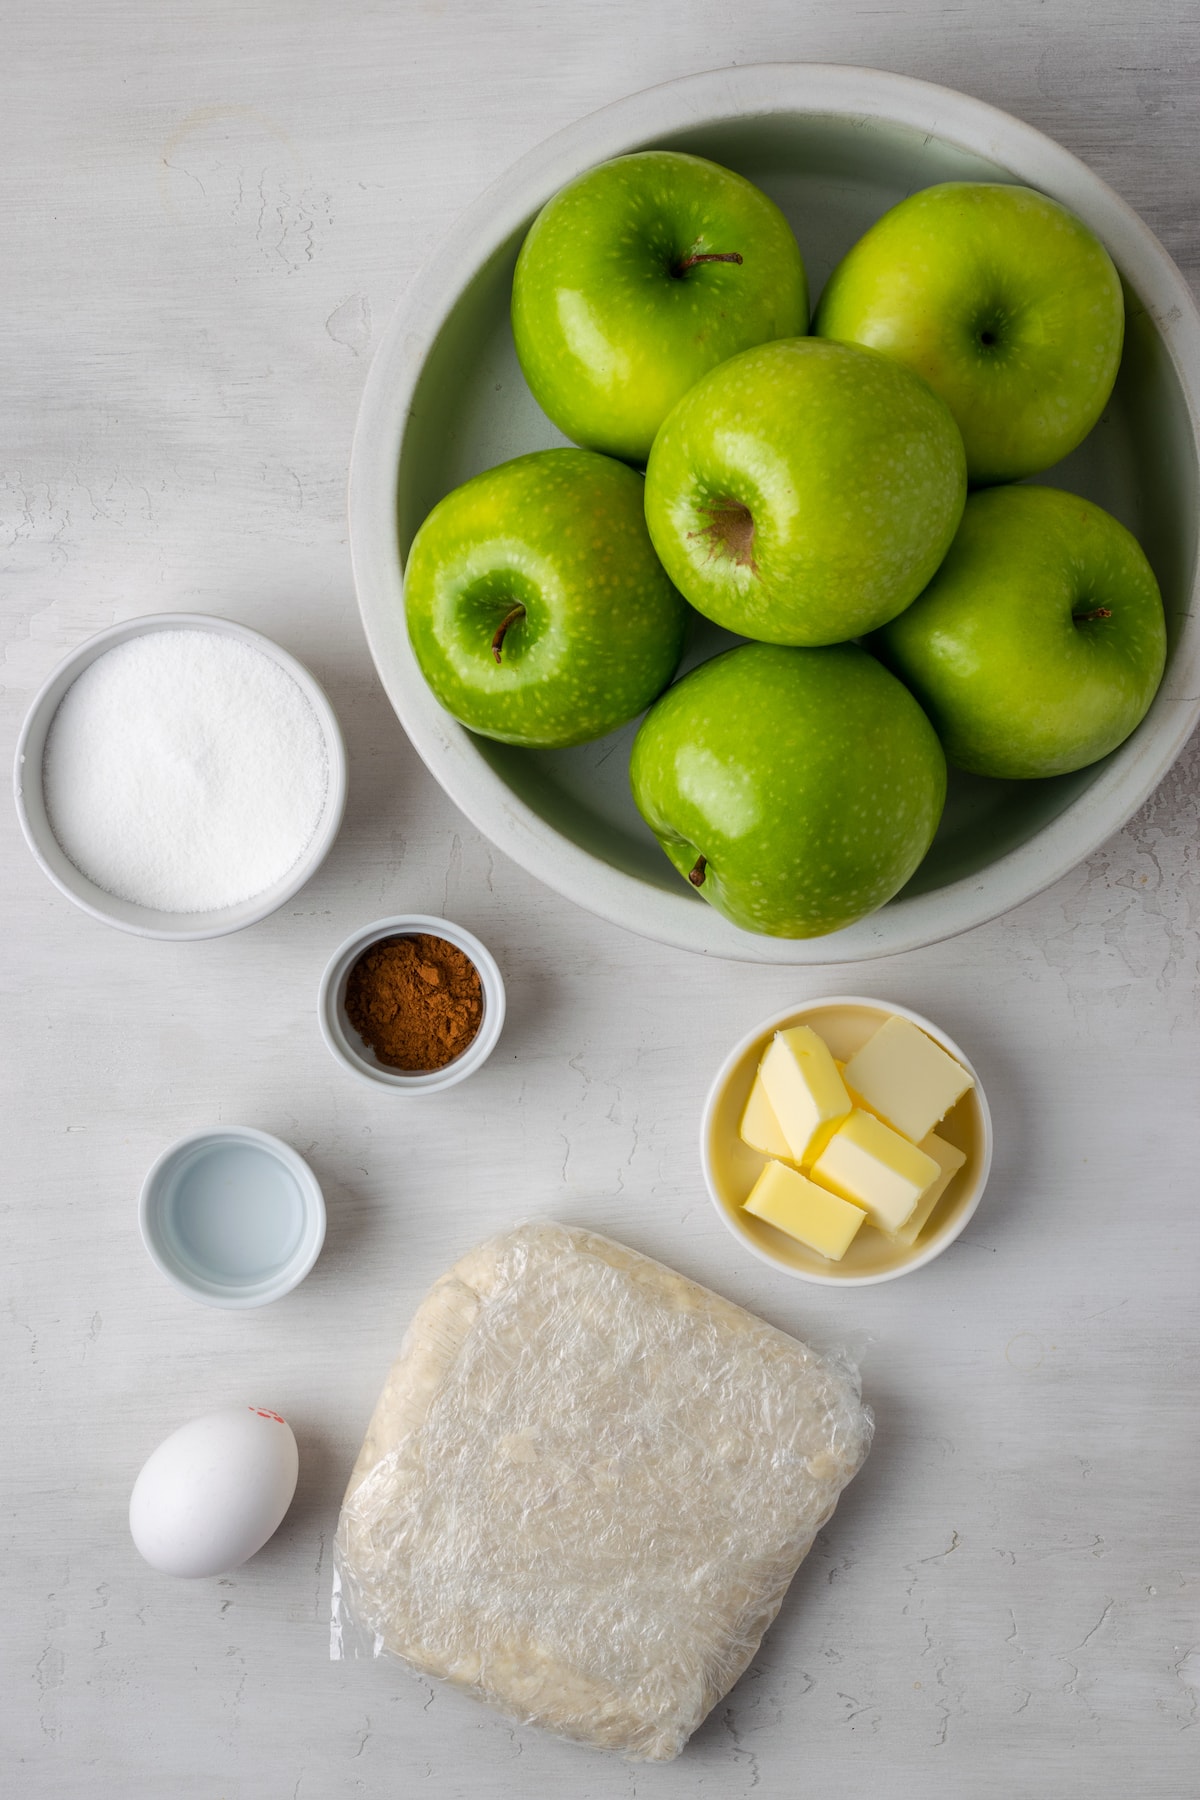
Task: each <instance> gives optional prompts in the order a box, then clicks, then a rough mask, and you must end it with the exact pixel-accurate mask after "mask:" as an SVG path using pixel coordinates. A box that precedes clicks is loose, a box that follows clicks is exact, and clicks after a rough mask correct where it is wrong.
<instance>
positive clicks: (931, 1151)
mask: <svg viewBox="0 0 1200 1800" xmlns="http://www.w3.org/2000/svg"><path fill="white" fill-rule="evenodd" d="M917 1149H918V1150H923V1151H924V1152H925V1154H926V1156H932V1158H933V1160H934V1162H935V1163H936V1164H937V1165H938V1168H939V1169H940V1170H941V1171H942V1172H941V1174H940V1175H939V1176H938V1178H937V1180H936V1181H935V1182H934V1184H933V1186H932V1187H928V1188H926V1189H925V1192H924V1193H923V1194H922V1195H921V1198H920V1199H919V1200H918V1201H917V1204H916V1206H915V1207H914V1209H913V1211H912V1212H911V1213H909V1215H908V1218H907V1219H906V1220H905V1221H904V1224H903V1225H902V1226H901V1227H900V1229H899V1231H894V1232H893V1233H892V1234H891V1236H892V1242H893V1243H895V1244H903V1246H904V1248H905V1249H906V1250H907V1249H910V1248H911V1247H912V1245H913V1244H915V1243H916V1241H917V1239H918V1238H919V1237H920V1235H921V1233H922V1232H923V1231H924V1229H925V1227H926V1225H927V1224H928V1222H929V1218H930V1215H931V1213H932V1212H933V1209H934V1207H935V1206H936V1205H937V1203H938V1201H939V1200H940V1199H941V1197H942V1195H943V1194H944V1193H945V1191H946V1189H947V1188H948V1187H949V1186H950V1183H951V1182H952V1181H953V1180H954V1177H955V1176H956V1175H957V1174H958V1171H959V1170H960V1169H961V1168H962V1166H963V1164H964V1163H965V1162H966V1160H967V1158H966V1154H965V1152H964V1151H962V1150H960V1149H958V1147H957V1145H955V1144H948V1143H947V1142H946V1140H945V1138H940V1137H938V1135H937V1133H936V1132H933V1131H931V1132H930V1133H929V1136H928V1137H925V1138H922V1139H921V1142H920V1143H919V1144H918V1145H917Z"/></svg>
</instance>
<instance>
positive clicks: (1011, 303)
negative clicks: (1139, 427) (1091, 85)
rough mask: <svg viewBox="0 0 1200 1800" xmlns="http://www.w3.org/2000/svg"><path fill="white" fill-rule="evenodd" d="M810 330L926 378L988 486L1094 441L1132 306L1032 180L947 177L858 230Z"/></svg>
mask: <svg viewBox="0 0 1200 1800" xmlns="http://www.w3.org/2000/svg"><path fill="white" fill-rule="evenodd" d="M813 328H814V330H815V331H817V332H818V333H820V335H821V336H822V337H827V338H838V339H840V340H841V341H842V342H843V343H854V344H867V345H869V346H870V347H871V348H872V349H875V350H883V351H885V352H886V353H887V355H889V356H894V357H896V358H897V359H898V360H899V361H900V362H902V363H904V364H906V365H907V367H908V368H910V369H915V370H916V372H917V374H918V375H923V376H924V378H925V380H926V381H927V382H928V383H929V385H930V387H931V388H933V389H934V390H935V392H937V393H939V394H940V395H941V396H942V398H943V400H945V402H946V404H947V406H949V408H950V411H951V412H952V413H953V414H954V417H955V419H956V420H957V421H958V427H959V430H960V431H961V432H962V435H963V440H964V442H965V444H966V447H967V469H968V472H969V474H970V478H971V481H972V483H973V484H981V483H985V482H993V481H1012V480H1014V479H1016V478H1017V477H1019V476H1022V475H1032V474H1034V473H1036V471H1037V470H1039V469H1048V468H1049V467H1050V465H1051V464H1052V463H1056V462H1058V460H1059V458H1060V457H1063V456H1065V455H1066V454H1067V452H1068V451H1069V450H1073V449H1074V448H1075V446H1076V444H1078V443H1081V442H1082V440H1083V439H1084V438H1085V437H1086V436H1087V434H1088V432H1089V431H1090V430H1091V429H1092V426H1093V425H1094V424H1095V423H1096V420H1097V419H1098V418H1099V417H1100V414H1101V413H1102V411H1103V410H1104V407H1105V405H1106V403H1107V401H1108V397H1109V395H1110V394H1111V392H1112V387H1113V382H1114V381H1115V380H1116V376H1117V366H1118V364H1119V363H1120V360H1121V344H1122V340H1123V337H1124V330H1125V308H1124V302H1123V300H1122V297H1121V282H1120V277H1119V276H1118V274H1117V271H1116V269H1115V268H1114V267H1113V264H1112V259H1111V258H1110V256H1109V254H1108V252H1107V250H1106V249H1105V248H1104V246H1103V244H1102V243H1101V242H1100V240H1099V239H1098V238H1097V237H1096V236H1095V234H1094V233H1093V232H1091V231H1089V230H1088V228H1087V226H1086V225H1084V224H1083V223H1082V221H1081V220H1079V219H1077V218H1076V217H1075V216H1074V214H1073V213H1069V212H1068V211H1067V210H1066V208H1065V207H1062V206H1059V205H1058V203H1057V202H1056V201H1054V200H1050V199H1048V198H1047V196H1046V195H1045V194H1039V193H1035V192H1034V190H1033V189H1032V188H1026V187H1006V186H1002V185H1000V184H999V183H993V182H976V181H961V182H960V181H948V182H943V183H942V184H941V185H939V186H938V187H931V188H925V189H924V190H923V191H922V192H921V193H918V194H912V195H910V196H909V198H908V199H907V200H902V201H901V202H900V204H899V206H894V207H893V208H892V210H891V211H890V212H888V213H885V214H884V215H883V217H882V218H881V219H879V220H877V222H876V223H875V224H874V225H873V226H872V227H871V229H870V230H869V231H868V232H867V234H866V236H865V237H862V238H860V239H859V241H858V243H857V244H855V246H854V248H853V249H852V250H851V251H850V252H849V254H848V255H847V256H845V257H844V258H843V259H842V261H841V262H840V263H839V264H838V266H837V268H836V269H835V270H834V272H833V274H832V275H831V276H830V278H829V282H828V285H827V286H826V288H825V291H824V293H823V294H822V296H821V304H820V306H819V308H818V309H817V317H816V321H815V324H814V327H813Z"/></svg>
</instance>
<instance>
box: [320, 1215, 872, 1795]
mask: <svg viewBox="0 0 1200 1800" xmlns="http://www.w3.org/2000/svg"><path fill="white" fill-rule="evenodd" d="M871 1430H872V1420H871V1414H870V1412H869V1410H868V1409H867V1408H866V1407H864V1406H863V1404H862V1401H861V1398H860V1392H859V1383H858V1376H857V1372H856V1371H855V1370H854V1369H853V1368H852V1367H851V1366H849V1365H848V1364H846V1363H844V1362H841V1361H838V1360H834V1359H830V1358H826V1357H822V1356H820V1355H818V1354H817V1353H816V1352H815V1351H813V1350H811V1349H809V1348H808V1346H807V1345H805V1344H802V1343H799V1342H797V1341H796V1340H795V1339H794V1338H790V1337H787V1336H786V1335H785V1334H784V1333H783V1332H781V1331H777V1330H775V1329H774V1328H773V1327H772V1326H769V1325H766V1324H764V1323H763V1321H762V1320H761V1319H757V1318H755V1317H754V1316H753V1315H752V1314H750V1313H748V1312H745V1311H744V1310H743V1309H742V1308H741V1307H738V1306H734V1305H732V1304H731V1303H730V1302H729V1301H727V1300H722V1299H720V1298H719V1297H718V1296H717V1295H716V1294H712V1293H709V1292H708V1291H707V1290H706V1289H704V1288H701V1287H697V1286H696V1285H695V1284H694V1283H693V1282H690V1281H686V1280H685V1279H684V1278H683V1277H682V1276H681V1275H677V1274H675V1273H673V1272H672V1271H671V1270H669V1269H666V1268H664V1267H663V1266H662V1265H661V1264H659V1263H656V1262H652V1261H650V1260H649V1259H648V1258H647V1257H644V1256H640V1255H639V1254H638V1253H637V1252H636V1251H633V1250H628V1249H625V1248H624V1247H623V1246H622V1245H620V1244H616V1243H613V1242H612V1241H611V1240H610V1239H608V1238H604V1237H599V1236H596V1235H595V1234H593V1233H591V1232H587V1231H581V1230H577V1229H575V1228H572V1227H568V1226H563V1225H556V1224H552V1223H549V1222H545V1223H535V1224H528V1225H522V1226H519V1227H518V1228H517V1229H516V1230H514V1231H512V1232H509V1233H507V1234H506V1235H505V1236H503V1237H498V1238H493V1239H491V1240H490V1241H489V1242H487V1243H485V1244H482V1245H480V1246H479V1247H478V1248H477V1249H475V1250H473V1251H471V1252H470V1253H469V1254H468V1255H467V1256H465V1257H463V1259H462V1260H461V1261H460V1262H459V1263H457V1264H456V1265H455V1267H454V1268H453V1269H451V1270H450V1271H449V1272H448V1273H447V1274H446V1275H444V1276H443V1277H442V1278H441V1280H440V1281H438V1282H437V1283H436V1284H435V1286H434V1287H433V1289H432V1290H431V1292H430V1293H429V1295H428V1296H427V1297H426V1299H425V1300H424V1302H423V1303H422V1305H421V1307H420V1308H419V1310H418V1312H417V1314H416V1316H415V1318H414V1319H413V1322H412V1325H411V1327H410V1328H409V1331H408V1333H407V1335H406V1337H405V1339H404V1342H403V1345H402V1346H401V1350H400V1355H399V1357H398V1358H397V1360H396V1362H395V1364H394V1365H393V1367H392V1369H391V1372H390V1374H389V1375H388V1378H387V1381H386V1383H385V1385H384V1389H383V1392H382V1394H381V1395H380V1397H379V1401H378V1404H377V1405H376V1408H375V1412H374V1415H373V1417H372V1419H371V1423H370V1426H369V1428H368V1431H367V1435H366V1439H365V1441H364V1443H363V1447H362V1450H361V1452H360V1454H359V1457H358V1461H357V1463H356V1464H355V1467H354V1472H353V1474H352V1475H351V1478H350V1484H349V1487H348V1488H347V1491H346V1497H345V1500H344V1502H343V1505H342V1513H341V1519H340V1521H339V1525H338V1534H337V1544H336V1552H335V1587H334V1633H333V1645H334V1654H335V1655H337V1654H355V1653H361V1652H366V1653H373V1654H375V1655H383V1654H391V1655H394V1656H397V1657H400V1658H402V1659H403V1660H404V1661H405V1662H406V1663H408V1664H409V1665H410V1666H411V1667H412V1668H414V1669H416V1670H419V1671H420V1672H421V1673H422V1674H424V1675H430V1676H437V1677H441V1678H443V1679H445V1680H447V1681H451V1682H454V1683H456V1684H457V1685H459V1686H461V1687H464V1688H467V1689H469V1690H470V1691H471V1692H472V1693H474V1694H476V1695H477V1696H478V1697H479V1698H480V1699H482V1700H485V1701H488V1702H490V1703H491V1704H492V1705H493V1706H496V1707H499V1708H501V1709H502V1710H503V1711H504V1712H506V1713H508V1714H509V1715H510V1716H512V1717H514V1718H516V1719H519V1720H521V1721H523V1722H530V1723H536V1724H539V1725H542V1726H545V1727H547V1728H548V1729H549V1730H551V1731H554V1732H558V1733H559V1734H561V1735H563V1736H565V1737H568V1738H572V1739H575V1740H576V1741H578V1742H580V1743H584V1744H590V1745H593V1746H595V1747H597V1748H600V1749H605V1750H612V1751H617V1752H621V1753H623V1754H624V1755H625V1756H626V1757H629V1758H631V1759H635V1760H646V1761H664V1760H666V1759H668V1758H670V1757H673V1756H676V1755H678V1753H679V1751H680V1750H681V1749H682V1748H683V1746H684V1744H685V1743H686V1742H687V1739H688V1738H689V1736H690V1735H691V1733H692V1732H693V1731H694V1730H695V1729H696V1727H697V1726H698V1725H699V1724H700V1722H701V1720H702V1719H703V1718H704V1717H705V1715H706V1714H707V1713H708V1711H709V1710H710V1708H711V1707H713V1706H714V1705H715V1704H716V1702H717V1701H718V1700H719V1699H720V1698H721V1697H722V1695H724V1694H725V1693H727V1692H728V1690H729V1689H730V1687H732V1685H733V1683H734V1682H735V1681H736V1680H737V1678H738V1676H739V1675H740V1674H741V1673H742V1671H743V1670H744V1669H745V1667H746V1666H747V1664H748V1663H749V1662H750V1660H751V1658H752V1657H753V1655H754V1653H755V1651H756V1650H757V1648H758V1645H759V1643H760V1641H761V1639H762V1635H763V1633H764V1631H765V1630H766V1629H767V1627H768V1625H770V1623H771V1621H772V1619H774V1617H775V1615H776V1613H777V1612H778V1610H779V1606H780V1603H781V1601H782V1599H783V1596H784V1593H785V1592H786V1590H787V1587H788V1583H789V1582H790V1581H791V1579H792V1576H793V1575H794V1574H795V1572H796V1569H797V1568H798V1567H799V1565H800V1563H801V1561H802V1560H803V1558H804V1556H805V1554H806V1553H807V1551H808V1549H809V1546H810V1545H811V1543H812V1540H813V1537H814V1536H815V1534H816V1533H817V1531H818V1530H819V1529H820V1527H821V1526H822V1525H823V1524H824V1523H825V1521H826V1520H827V1519H828V1518H829V1515H830V1514H831V1513H832V1511H833V1509H834V1506H835V1505H836V1503H837V1499H838V1495H839V1494H840V1493H841V1491H842V1489H843V1487H845V1485H846V1483H847V1482H848V1481H849V1480H850V1479H851V1477H852V1476H853V1475H854V1474H855V1473H856V1472H857V1470H858V1469H859V1467H860V1466H861V1464H862V1461H863V1458H864V1457H865V1456H866V1453H867V1449H868V1447H869V1444H870V1439H871Z"/></svg>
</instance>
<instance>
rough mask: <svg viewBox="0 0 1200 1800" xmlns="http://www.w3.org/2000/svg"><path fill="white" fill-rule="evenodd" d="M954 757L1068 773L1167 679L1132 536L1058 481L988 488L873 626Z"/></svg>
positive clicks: (1156, 609)
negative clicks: (919, 586) (922, 583)
mask: <svg viewBox="0 0 1200 1800" xmlns="http://www.w3.org/2000/svg"><path fill="white" fill-rule="evenodd" d="M876 643H877V645H878V648H879V650H880V653H881V654H882V655H883V656H884V658H885V659H886V661H887V662H888V663H889V664H890V666H891V667H892V668H893V669H894V670H895V671H896V673H897V674H898V675H899V676H900V678H901V680H902V681H904V682H905V683H906V684H907V685H908V686H909V687H910V688H911V689H912V691H913V693H914V694H915V695H916V696H917V699H918V700H919V701H920V702H921V704H922V706H923V707H924V708H925V710H926V712H927V713H928V714H929V717H930V719H931V720H932V721H933V724H934V727H935V729H936V731H937V733H938V736H939V737H940V738H941V740H942V743H943V745H944V747H945V751H946V755H947V756H948V757H949V758H950V760H951V762H954V763H957V764H958V765H959V767H960V768H963V769H970V770H971V771H973V773H975V774H977V775H1003V776H1010V777H1012V776H1037V775H1064V774H1067V773H1068V772H1069V771H1070V770H1072V769H1082V768H1084V767H1086V765H1087V764H1088V763H1092V762H1095V761H1096V759H1097V758H1098V757H1101V756H1105V755H1107V753H1108V752H1109V751H1110V750H1115V749H1116V747H1117V745H1118V744H1119V743H1121V742H1122V741H1123V740H1124V739H1125V738H1127V737H1128V736H1129V733H1130V732H1131V731H1132V730H1133V728H1134V726H1135V725H1137V724H1138V723H1139V721H1140V720H1141V719H1142V717H1143V716H1144V714H1145V712H1146V709H1147V708H1148V707H1149V705H1150V702H1151V700H1152V699H1153V698H1154V694H1155V691H1156V689H1157V687H1158V684H1159V682H1160V680H1161V679H1162V672H1163V664H1164V661H1165V659H1166V629H1165V626H1164V623H1163V608H1162V600H1161V598H1160V597H1159V591H1158V583H1157V582H1156V581H1155V579H1154V574H1153V571H1152V570H1151V568H1150V564H1149V563H1148V562H1147V561H1146V558H1145V555H1144V554H1143V552H1142V550H1141V547H1140V546H1139V544H1138V542H1137V539H1136V538H1134V537H1132V536H1131V535H1130V533H1129V532H1128V531H1126V529H1125V527H1124V526H1123V525H1120V524H1118V523H1117V521H1116V519H1114V518H1112V517H1111V515H1110V514H1109V513H1106V512H1103V511H1102V510H1101V508H1100V507H1098V506H1093V505H1092V503H1091V501H1090V500H1081V499H1080V498H1079V497H1078V495H1076V494H1066V493H1063V492H1062V491H1061V490H1060V489H1058V488H1047V487H1010V488H1005V487H1001V488H987V489H985V490H984V491H983V492H982V493H978V494H972V496H971V498H970V499H969V500H968V501H967V508H966V511H965V513H964V514H963V522H962V524H961V526H960V527H959V531H958V536H957V537H956V538H955V540H954V543H953V545H952V546H951V549H950V554H949V555H948V556H947V558H946V560H945V562H944V563H943V564H942V566H941V568H940V569H939V570H938V572H937V574H936V575H935V576H934V578H933V580H932V582H931V583H930V584H929V586H928V587H927V588H926V590H925V592H924V593H923V594H922V595H921V597H920V599H919V600H917V601H916V602H915V604H914V605H912V606H910V607H909V609H908V611H907V612H906V613H904V614H903V615H902V616H901V617H900V618H899V619H896V620H894V621H893V623H892V624H891V625H889V626H887V628H886V629H885V630H884V631H882V632H881V633H880V634H879V638H878V639H877V640H876Z"/></svg>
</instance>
